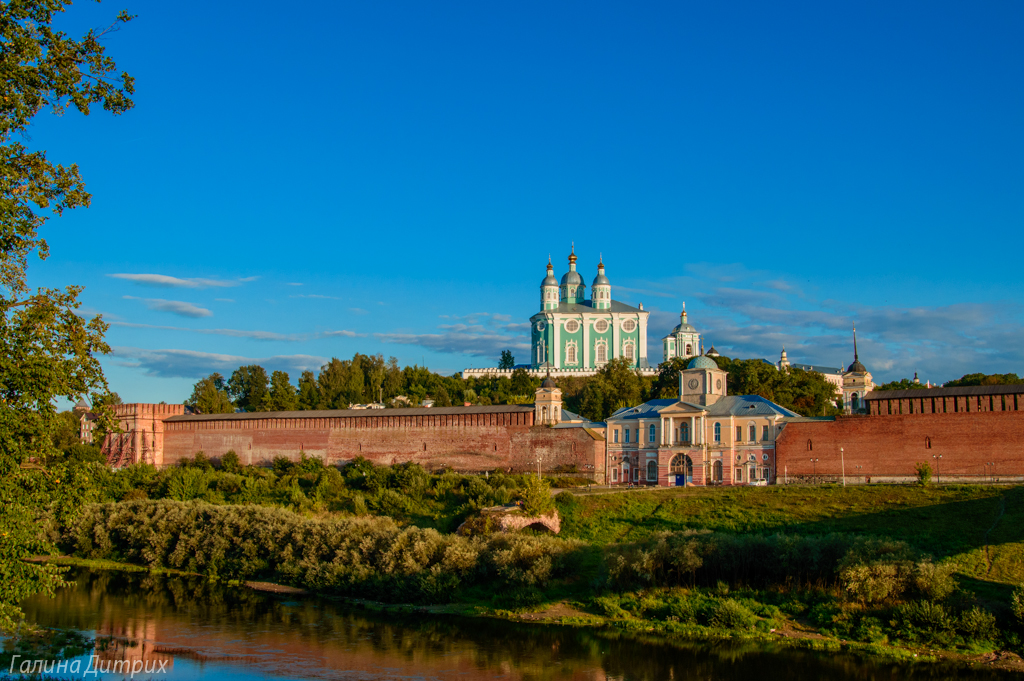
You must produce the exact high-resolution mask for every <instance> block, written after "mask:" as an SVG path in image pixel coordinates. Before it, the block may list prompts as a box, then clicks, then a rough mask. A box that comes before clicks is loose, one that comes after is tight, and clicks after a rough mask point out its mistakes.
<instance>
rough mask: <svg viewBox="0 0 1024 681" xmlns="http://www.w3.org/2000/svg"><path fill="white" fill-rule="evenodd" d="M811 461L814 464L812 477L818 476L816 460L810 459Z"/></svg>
mask: <svg viewBox="0 0 1024 681" xmlns="http://www.w3.org/2000/svg"><path fill="white" fill-rule="evenodd" d="M811 463H812V464H814V477H818V460H817V459H811Z"/></svg>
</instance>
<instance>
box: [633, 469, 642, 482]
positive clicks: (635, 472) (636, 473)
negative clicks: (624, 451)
mask: <svg viewBox="0 0 1024 681" xmlns="http://www.w3.org/2000/svg"><path fill="white" fill-rule="evenodd" d="M633 482H640V469H639V468H634V469H633Z"/></svg>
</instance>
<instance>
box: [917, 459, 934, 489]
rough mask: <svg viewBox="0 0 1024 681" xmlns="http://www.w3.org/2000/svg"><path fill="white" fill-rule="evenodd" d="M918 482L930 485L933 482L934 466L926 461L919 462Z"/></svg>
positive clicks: (922, 484)
mask: <svg viewBox="0 0 1024 681" xmlns="http://www.w3.org/2000/svg"><path fill="white" fill-rule="evenodd" d="M915 468H916V469H917V484H919V485H921V486H928V485H930V484H931V482H932V467H931V466H929V465H928V464H927V463H925V462H923V461H922V462H921V463H919V464H917V466H916V467H915Z"/></svg>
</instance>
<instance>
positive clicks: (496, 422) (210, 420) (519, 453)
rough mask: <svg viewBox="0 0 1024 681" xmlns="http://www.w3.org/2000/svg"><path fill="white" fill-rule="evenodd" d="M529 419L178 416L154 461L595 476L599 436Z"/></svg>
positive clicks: (505, 409) (506, 414) (456, 412)
mask: <svg viewBox="0 0 1024 681" xmlns="http://www.w3.org/2000/svg"><path fill="white" fill-rule="evenodd" d="M533 418H534V412H533V406H532V405H509V406H502V407H451V408H439V409H387V410H360V411H352V410H346V411H334V412H287V413H268V414H226V415H206V416H180V417H177V418H172V419H168V420H167V422H166V424H165V427H164V440H163V445H164V446H163V456H162V463H163V464H164V465H171V464H174V463H176V462H177V461H179V460H180V459H182V458H191V457H193V456H195V454H196V452H199V451H202V452H203V453H204V454H205V455H206V456H208V457H210V458H215V457H220V456H223V455H224V454H225V453H227V452H228V451H229V450H233V451H234V452H235V453H236V454H238V456H239V458H240V459H241V461H242V463H243V464H263V463H269V462H270V461H271V460H273V459H274V458H276V457H280V456H283V457H287V458H290V459H293V460H295V459H298V458H299V455H300V453H301V452H305V454H306V455H307V456H314V457H317V458H320V459H322V460H323V461H324V462H325V463H329V464H337V463H345V462H348V461H350V460H352V459H354V458H356V457H359V456H362V457H365V458H367V459H370V460H371V461H374V462H376V463H379V464H394V463H401V462H407V461H413V462H416V463H419V464H421V465H423V466H424V467H426V468H428V469H432V470H433V469H438V468H452V469H455V470H458V471H466V472H475V471H486V470H495V469H502V470H509V469H511V470H513V471H530V470H536V467H537V458H538V457H540V458H541V468H542V470H547V471H550V470H552V469H554V468H557V467H559V466H565V465H572V464H575V465H576V466H577V468H578V469H579V470H581V471H590V470H593V471H598V469H600V472H601V473H603V465H604V438H603V434H601V433H597V432H595V431H589V430H588V429H584V428H548V427H545V426H534V425H533Z"/></svg>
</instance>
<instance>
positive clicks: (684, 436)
mask: <svg viewBox="0 0 1024 681" xmlns="http://www.w3.org/2000/svg"><path fill="white" fill-rule="evenodd" d="M679 441H680V442H689V441H690V424H689V423H684V424H683V425H681V426H679Z"/></svg>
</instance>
